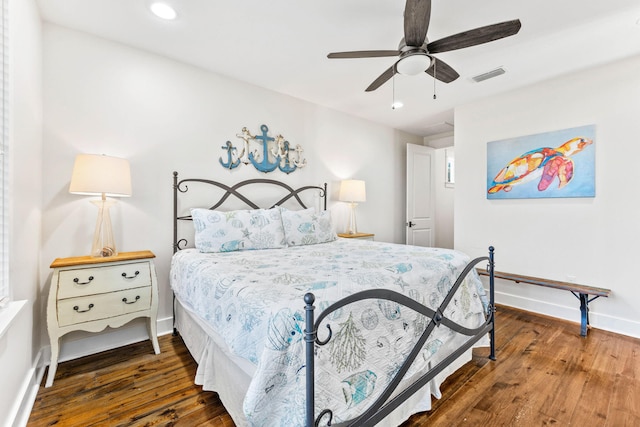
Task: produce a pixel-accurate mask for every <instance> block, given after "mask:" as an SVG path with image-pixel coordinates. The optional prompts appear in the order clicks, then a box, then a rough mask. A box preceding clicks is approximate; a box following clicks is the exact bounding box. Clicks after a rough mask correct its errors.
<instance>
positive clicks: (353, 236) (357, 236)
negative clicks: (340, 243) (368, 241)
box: [338, 233, 375, 239]
mask: <svg viewBox="0 0 640 427" xmlns="http://www.w3.org/2000/svg"><path fill="white" fill-rule="evenodd" d="M373 236H375V234H372V233H356V234H349V233H338V237H344V238H346V239H362V238H363V237H373Z"/></svg>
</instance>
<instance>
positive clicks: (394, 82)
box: [391, 74, 396, 110]
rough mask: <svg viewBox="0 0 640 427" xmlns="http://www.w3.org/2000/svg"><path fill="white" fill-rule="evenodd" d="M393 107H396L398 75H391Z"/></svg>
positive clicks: (393, 108)
mask: <svg viewBox="0 0 640 427" xmlns="http://www.w3.org/2000/svg"><path fill="white" fill-rule="evenodd" d="M391 109H392V110H395V109H396V75H395V74H394V75H393V77H391Z"/></svg>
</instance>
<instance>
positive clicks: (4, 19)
mask: <svg viewBox="0 0 640 427" xmlns="http://www.w3.org/2000/svg"><path fill="white" fill-rule="evenodd" d="M0 3H1V5H0V14H1V15H2V16H0V98H1V99H0V115H1V117H0V128H1V129H0V168H1V170H0V299H1V298H3V297H8V296H10V288H9V238H8V230H9V225H8V220H7V217H8V213H9V209H8V206H7V200H8V188H7V187H8V180H9V147H8V145H9V96H8V88H9V76H8V72H9V65H8V62H9V40H8V39H9V18H8V3H9V1H8V0H0Z"/></svg>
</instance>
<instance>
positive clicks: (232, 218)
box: [191, 208, 286, 252]
mask: <svg viewBox="0 0 640 427" xmlns="http://www.w3.org/2000/svg"><path fill="white" fill-rule="evenodd" d="M191 216H192V217H193V226H194V228H195V232H196V233H195V245H196V248H197V249H198V250H199V251H200V252H231V251H242V250H250V249H274V248H284V247H286V243H285V239H284V230H283V228H282V216H281V214H280V209H279V208H273V209H255V210H238V211H229V212H219V211H212V210H210V209H191Z"/></svg>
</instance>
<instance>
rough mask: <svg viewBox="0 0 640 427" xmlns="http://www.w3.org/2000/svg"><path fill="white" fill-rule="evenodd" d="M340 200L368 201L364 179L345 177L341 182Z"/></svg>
mask: <svg viewBox="0 0 640 427" xmlns="http://www.w3.org/2000/svg"><path fill="white" fill-rule="evenodd" d="M339 198H340V201H341V202H352V203H359V202H366V201H367V193H366V190H365V185H364V181H361V180H358V179H345V180H344V181H342V182H341V183H340V196H339Z"/></svg>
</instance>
